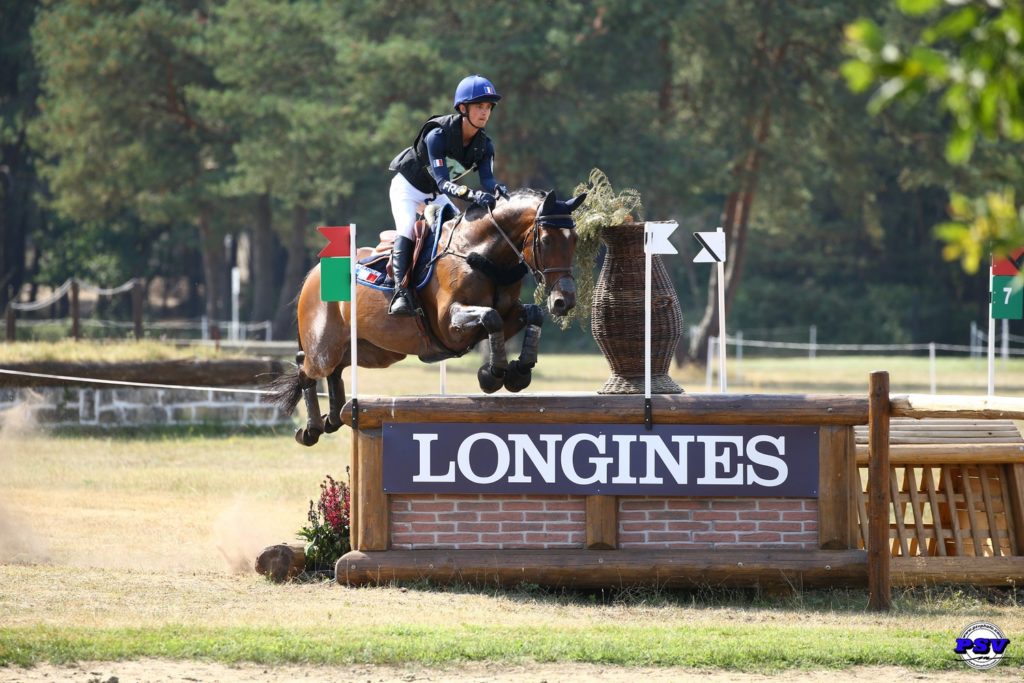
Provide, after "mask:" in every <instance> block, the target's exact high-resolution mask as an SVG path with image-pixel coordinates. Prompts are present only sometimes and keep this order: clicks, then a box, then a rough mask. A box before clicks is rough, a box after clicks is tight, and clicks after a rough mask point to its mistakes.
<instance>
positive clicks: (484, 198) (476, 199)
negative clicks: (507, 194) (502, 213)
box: [470, 190, 498, 209]
mask: <svg viewBox="0 0 1024 683" xmlns="http://www.w3.org/2000/svg"><path fill="white" fill-rule="evenodd" d="M470 200H471V201H472V202H473V203H474V204H479V205H480V206H482V207H484V208H485V209H493V208H494V205H495V204H497V203H498V200H497V199H495V198H494V195H493V194H491V193H490V192H484V191H482V190H477V191H476V192H472V193H470Z"/></svg>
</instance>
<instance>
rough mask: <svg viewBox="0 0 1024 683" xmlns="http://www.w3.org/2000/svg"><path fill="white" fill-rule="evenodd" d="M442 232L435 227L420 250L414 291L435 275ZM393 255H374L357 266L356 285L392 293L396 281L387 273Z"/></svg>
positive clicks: (414, 270)
mask: <svg viewBox="0 0 1024 683" xmlns="http://www.w3.org/2000/svg"><path fill="white" fill-rule="evenodd" d="M440 235H441V231H440V230H439V229H438V228H437V227H434V228H432V229H431V230H430V232H429V233H428V234H427V236H426V237H424V238H423V239H424V240H425V244H424V247H423V249H421V250H420V255H419V258H417V259H416V265H415V266H413V270H412V281H413V282H414V283H416V284H415V285H414V289H417V290H418V289H423V287H425V286H426V284H427V283H428V282H430V278H431V277H432V276H433V274H434V256H435V254H436V253H437V249H438V246H439V243H440V239H439V238H440ZM390 258H391V255H390V254H388V253H384V254H374V255H373V256H370V257H368V258H365V259H363V260H362V261H360V262H359V263H357V264H356V283H357V284H360V285H363V286H364V287H372V288H373V289H379V290H382V291H391V290H393V289H394V288H395V281H394V279H392V278H391V276H390V275H388V273H387V267H388V261H389V260H390Z"/></svg>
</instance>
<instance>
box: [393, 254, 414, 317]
mask: <svg viewBox="0 0 1024 683" xmlns="http://www.w3.org/2000/svg"><path fill="white" fill-rule="evenodd" d="M415 246H416V245H415V243H414V242H413V241H412V240H411V239H409V238H408V237H402V236H401V235H399V236H398V237H396V238H395V246H394V249H393V250H392V252H391V267H392V269H393V270H394V271H395V295H394V297H392V299H391V307H390V308H389V309H388V313H389V314H390V315H416V308H415V307H414V306H413V303H412V297H411V296H410V295H409V291H408V290H407V289H406V288H405V287H403V286H402V282H403V281H404V280H405V277H406V274H407V273H408V272H409V269H410V268H412V254H413V249H414V248H415Z"/></svg>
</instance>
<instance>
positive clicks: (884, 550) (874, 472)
mask: <svg viewBox="0 0 1024 683" xmlns="http://www.w3.org/2000/svg"><path fill="white" fill-rule="evenodd" d="M868 406H869V407H868V429H869V437H868V443H869V446H870V457H869V460H868V472H869V475H868V540H867V552H868V606H869V607H870V608H871V609H873V610H876V611H886V612H887V611H889V610H890V609H891V608H892V582H891V577H890V573H889V561H890V559H891V558H890V551H889V500H888V497H889V477H890V472H889V416H890V414H891V412H892V411H891V409H890V402H889V373H888V372H872V373H871V378H870V383H869V388H868Z"/></svg>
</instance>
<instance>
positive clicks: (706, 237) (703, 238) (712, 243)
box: [693, 228, 727, 394]
mask: <svg viewBox="0 0 1024 683" xmlns="http://www.w3.org/2000/svg"><path fill="white" fill-rule="evenodd" d="M693 237H694V238H695V239H696V240H697V241H698V242H699V243H700V246H701V250H700V252H699V253H698V254H697V256H696V257H694V259H693V262H694V263H714V264H716V265H717V266H718V277H717V278H716V279H717V280H718V389H719V391H721V392H722V393H723V394H724V393H725V387H726V377H725V355H726V348H727V347H726V344H725V341H726V339H725V230H723V229H722V228H718V230H716V231H715V232H695V233H693Z"/></svg>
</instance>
